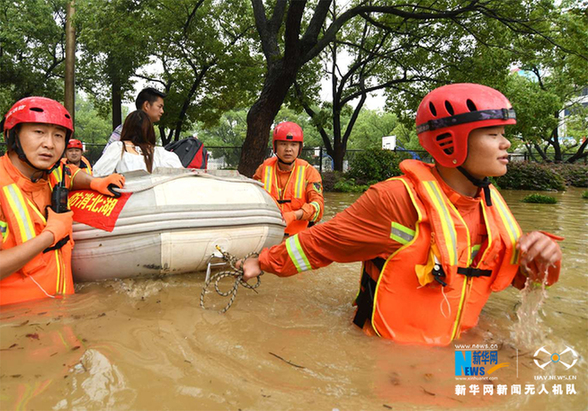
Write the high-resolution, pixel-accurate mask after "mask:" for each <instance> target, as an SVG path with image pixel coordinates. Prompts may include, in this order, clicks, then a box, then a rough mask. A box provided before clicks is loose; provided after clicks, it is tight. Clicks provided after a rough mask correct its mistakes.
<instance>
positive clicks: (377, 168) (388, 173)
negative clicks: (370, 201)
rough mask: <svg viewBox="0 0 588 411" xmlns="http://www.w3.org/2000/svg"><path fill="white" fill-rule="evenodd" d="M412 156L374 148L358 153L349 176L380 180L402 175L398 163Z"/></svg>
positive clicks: (351, 165)
mask: <svg viewBox="0 0 588 411" xmlns="http://www.w3.org/2000/svg"><path fill="white" fill-rule="evenodd" d="M407 158H412V157H411V156H410V154H408V153H404V152H394V151H392V150H382V149H381V148H372V149H369V150H366V151H363V152H361V153H358V154H357V155H356V156H355V157H354V158H353V160H352V161H351V164H350V167H349V168H350V170H349V172H348V176H349V178H352V179H355V180H357V181H358V182H360V183H362V182H378V181H384V180H386V179H388V178H390V177H393V176H397V175H400V174H401V172H400V168H399V167H398V164H400V162H401V161H402V160H405V159H407Z"/></svg>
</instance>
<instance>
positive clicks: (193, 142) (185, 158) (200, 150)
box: [165, 137, 208, 170]
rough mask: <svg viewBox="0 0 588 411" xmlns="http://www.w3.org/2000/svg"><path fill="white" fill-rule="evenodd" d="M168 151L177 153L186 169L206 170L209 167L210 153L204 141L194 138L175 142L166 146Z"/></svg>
mask: <svg viewBox="0 0 588 411" xmlns="http://www.w3.org/2000/svg"><path fill="white" fill-rule="evenodd" d="M165 149H166V150H167V151H171V152H172V153H175V154H176V155H177V156H178V157H179V158H180V161H181V162H182V165H183V166H184V167H185V168H200V169H203V170H206V167H207V166H208V151H206V148H204V145H203V144H202V141H200V140H198V139H197V138H194V137H188V138H184V139H182V140H179V141H174V142H173V143H169V144H168V145H167V146H165Z"/></svg>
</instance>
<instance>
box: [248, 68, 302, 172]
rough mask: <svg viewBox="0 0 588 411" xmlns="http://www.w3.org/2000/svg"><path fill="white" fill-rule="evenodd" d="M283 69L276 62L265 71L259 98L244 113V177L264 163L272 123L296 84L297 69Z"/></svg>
mask: <svg viewBox="0 0 588 411" xmlns="http://www.w3.org/2000/svg"><path fill="white" fill-rule="evenodd" d="M283 65H284V64H283V60H280V61H279V62H276V63H274V64H273V65H272V66H271V67H270V68H269V69H268V75H267V77H266V79H265V82H264V84H263V90H262V91H261V95H260V96H259V98H258V99H257V101H256V102H255V103H254V104H253V106H251V109H250V110H249V113H247V135H246V137H245V141H244V142H243V147H242V149H241V158H240V160H239V172H240V173H241V174H243V175H246V176H247V177H251V176H253V174H255V170H257V167H258V166H259V165H260V164H261V163H263V160H265V153H266V150H267V147H268V140H269V136H270V129H271V127H272V123H273V121H274V118H275V117H276V115H277V114H278V111H280V107H281V106H282V103H283V101H284V100H285V98H286V95H287V93H288V90H289V89H290V86H291V85H292V84H294V80H296V73H297V72H298V67H282V66H283Z"/></svg>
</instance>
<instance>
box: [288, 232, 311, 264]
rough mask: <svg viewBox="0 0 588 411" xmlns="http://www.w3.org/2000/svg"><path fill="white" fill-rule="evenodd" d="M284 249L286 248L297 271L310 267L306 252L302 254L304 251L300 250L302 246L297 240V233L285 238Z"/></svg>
mask: <svg viewBox="0 0 588 411" xmlns="http://www.w3.org/2000/svg"><path fill="white" fill-rule="evenodd" d="M286 249H287V250H288V255H289V256H290V259H291V260H292V262H293V263H294V265H295V266H296V269H297V270H298V272H301V271H306V270H311V269H312V266H311V265H310V262H309V261H308V258H307V257H306V254H304V251H303V250H302V246H301V245H300V241H299V240H298V234H296V235H294V236H292V237H289V238H288V239H287V240H286Z"/></svg>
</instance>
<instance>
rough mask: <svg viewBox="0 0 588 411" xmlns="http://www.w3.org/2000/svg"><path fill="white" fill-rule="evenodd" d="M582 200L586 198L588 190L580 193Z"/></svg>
mask: <svg viewBox="0 0 588 411" xmlns="http://www.w3.org/2000/svg"><path fill="white" fill-rule="evenodd" d="M582 198H588V190H586V191H584V192H583V193H582Z"/></svg>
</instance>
